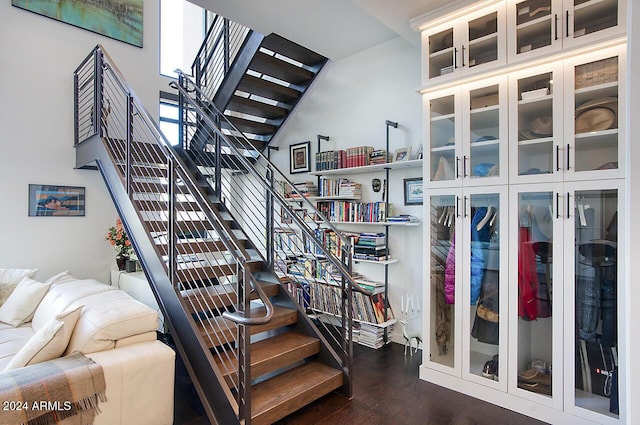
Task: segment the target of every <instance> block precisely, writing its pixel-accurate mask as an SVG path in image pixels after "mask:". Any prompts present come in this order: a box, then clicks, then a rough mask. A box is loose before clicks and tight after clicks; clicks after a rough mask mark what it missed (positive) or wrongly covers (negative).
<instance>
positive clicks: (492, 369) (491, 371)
mask: <svg viewBox="0 0 640 425" xmlns="http://www.w3.org/2000/svg"><path fill="white" fill-rule="evenodd" d="M482 376H484V377H485V378H489V379H493V380H495V381H497V380H498V355H497V354H496V355H494V356H493V358H492V359H491V360H487V362H486V363H485V364H484V367H483V368H482Z"/></svg>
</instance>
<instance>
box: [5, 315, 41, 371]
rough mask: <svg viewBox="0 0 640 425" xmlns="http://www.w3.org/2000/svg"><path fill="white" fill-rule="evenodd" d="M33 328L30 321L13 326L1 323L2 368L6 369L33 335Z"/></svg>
mask: <svg viewBox="0 0 640 425" xmlns="http://www.w3.org/2000/svg"><path fill="white" fill-rule="evenodd" d="M33 333H34V332H33V329H32V328H31V325H30V324H29V323H25V324H24V325H20V326H18V327H15V328H14V327H13V326H11V325H7V324H6V323H0V370H4V368H5V367H6V365H7V364H9V362H10V361H11V359H12V358H13V356H15V355H16V354H17V353H18V351H20V349H21V348H22V347H24V345H25V344H26V343H27V341H29V339H30V338H31V337H32V336H33Z"/></svg>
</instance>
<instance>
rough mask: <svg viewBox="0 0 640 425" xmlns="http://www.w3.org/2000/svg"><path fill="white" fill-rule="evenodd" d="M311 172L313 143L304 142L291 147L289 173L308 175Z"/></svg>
mask: <svg viewBox="0 0 640 425" xmlns="http://www.w3.org/2000/svg"><path fill="white" fill-rule="evenodd" d="M310 171H311V142H302V143H298V144H295V145H290V146H289V173H290V174H296V173H308V172H310Z"/></svg>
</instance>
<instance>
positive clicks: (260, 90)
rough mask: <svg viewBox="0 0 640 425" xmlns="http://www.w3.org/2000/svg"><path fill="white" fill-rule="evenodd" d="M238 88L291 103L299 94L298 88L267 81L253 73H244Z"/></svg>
mask: <svg viewBox="0 0 640 425" xmlns="http://www.w3.org/2000/svg"><path fill="white" fill-rule="evenodd" d="M238 90H240V91H243V92H246V93H252V94H256V95H258V96H262V97H265V98H267V99H273V100H276V101H278V102H283V103H286V104H293V103H295V101H296V100H297V99H298V98H299V97H300V96H301V93H300V92H299V91H298V90H295V89H293V88H291V87H287V86H283V85H282V84H278V83H274V82H272V81H267V80H264V79H262V78H258V77H254V76H253V75H248V74H245V75H244V76H243V77H242V80H240V84H239V85H238Z"/></svg>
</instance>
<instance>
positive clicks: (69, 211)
mask: <svg viewBox="0 0 640 425" xmlns="http://www.w3.org/2000/svg"><path fill="white" fill-rule="evenodd" d="M84 196H85V195H84V187H74V186H53V185H44V184H30V185H29V216H30V217H51V216H84Z"/></svg>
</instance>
